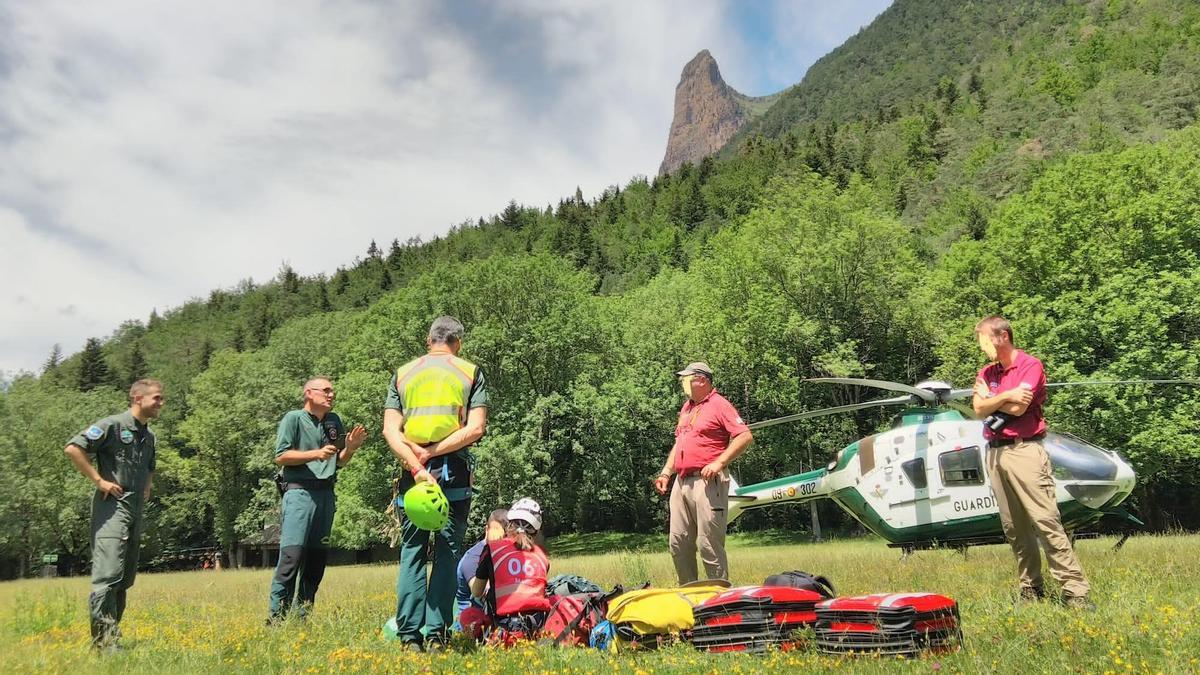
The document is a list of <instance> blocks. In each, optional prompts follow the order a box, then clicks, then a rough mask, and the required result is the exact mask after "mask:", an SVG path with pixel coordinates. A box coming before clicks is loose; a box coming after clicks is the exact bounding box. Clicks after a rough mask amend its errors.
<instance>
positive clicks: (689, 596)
mask: <svg viewBox="0 0 1200 675" xmlns="http://www.w3.org/2000/svg"><path fill="white" fill-rule="evenodd" d="M727 588H729V582H728V581H724V580H720V579H715V580H709V581H705V582H697V583H695V584H689V585H688V586H685V587H682V588H643V589H640V590H636V591H629V592H627V593H622V594H621V595H618V596H617V597H615V598H613V599H612V601H611V602H609V604H608V621H609V623H610V624H611V625H612V626H613V628H614V629H615V637H616V639H615V640H612V641H611V642H610V643H609V647H610V649H613V650H614V651H615V650H616V649H618V648H621V647H624V648H628V647H630V646H633V647H637V646H644V647H656V646H658V644H659V643H661V642H663V641H664V640H667V639H670V638H672V637H675V636H678V635H679V634H680V633H681V632H683V631H687V630H691V628H692V626H693V625H695V623H696V620H695V618H694V617H693V615H692V609H693V608H694V607H696V606H697V605H699V604H700V603H702V602H704V601H705V600H708V599H709V598H711V597H713V596H714V595H717V594H718V593H721V592H722V591H724V590H725V589H727Z"/></svg>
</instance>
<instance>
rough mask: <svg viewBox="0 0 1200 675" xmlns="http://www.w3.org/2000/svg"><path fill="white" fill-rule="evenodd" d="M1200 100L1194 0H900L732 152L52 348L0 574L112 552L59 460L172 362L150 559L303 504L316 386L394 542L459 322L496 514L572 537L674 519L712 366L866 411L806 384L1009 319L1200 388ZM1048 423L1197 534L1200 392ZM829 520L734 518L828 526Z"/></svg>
mask: <svg viewBox="0 0 1200 675" xmlns="http://www.w3.org/2000/svg"><path fill="white" fill-rule="evenodd" d="M948 7H949V9H948ZM1198 105H1200V6H1197V5H1196V4H1194V3H1191V2H1186V1H1182V0H1177V1H1167V0H1159V1H1153V0H1147V1H1145V2H1124V1H1121V0H1110V1H1109V2H1060V3H1054V2H1017V1H1005V2H978V1H964V2H958V3H953V4H952V5H951V3H946V2H942V1H940V0H898V2H896V3H895V4H894V5H893V6H892V7H891V8H890V9H888V10H887V11H886V12H884V13H883V14H882V15H881V16H880V17H879V18H878V19H877V20H876V21H875V22H874V23H873V24H872V25H871V26H869V27H867V28H865V29H863V30H862V31H861V32H860V33H859V34H858V35H856V36H854V37H853V38H851V39H850V40H849V41H847V42H846V44H845V45H843V46H842V47H840V48H838V49H837V50H835V51H834V52H832V53H831V54H830V55H829V56H827V57H825V58H824V59H822V60H821V61H820V62H818V63H817V64H816V65H815V66H814V67H813V68H812V70H811V72H810V73H809V74H808V75H807V76H806V78H805V80H804V81H803V82H802V83H800V84H799V85H797V86H796V87H793V88H792V89H790V90H789V91H788V92H785V93H784V94H783V95H782V96H781V97H780V98H779V100H778V101H777V102H776V103H775V104H774V106H773V107H772V108H771V109H770V110H768V111H767V113H765V114H764V116H763V117H762V118H760V119H759V120H757V121H756V122H755V123H754V124H753V125H751V126H750V127H749V128H748V129H747V130H746V132H745V133H744V134H741V135H739V136H738V137H737V138H735V141H734V142H733V143H731V145H730V147H729V148H727V149H726V151H725V152H723V153H722V155H721V156H720V157H717V158H710V159H706V160H704V161H703V162H701V163H700V164H698V165H695V166H692V165H685V166H683V167H682V168H680V169H679V170H678V171H676V172H675V173H674V174H671V175H666V176H661V177H657V178H653V179H647V178H645V177H635V178H634V179H632V180H631V181H629V182H628V183H627V184H626V185H624V186H613V187H611V188H609V189H608V190H606V191H605V192H604V193H603V194H600V195H597V196H592V197H591V198H588V197H585V196H584V195H583V194H581V193H579V192H578V191H577V192H576V194H575V195H574V196H571V197H569V198H566V199H563V200H561V201H560V202H559V203H558V204H557V205H551V206H546V207H540V206H528V205H519V204H516V203H510V204H508V205H507V206H506V207H504V208H503V209H502V210H501V211H500V212H499V213H498V214H497V215H494V216H491V217H488V218H480V219H479V220H478V221H475V222H467V223H462V224H460V225H458V226H456V227H454V228H452V229H451V231H450V232H448V233H447V234H445V235H443V236H438V237H435V238H433V239H431V240H429V241H421V240H410V241H406V242H400V241H392V242H391V243H390V244H388V243H385V244H384V245H383V246H379V245H377V243H376V242H370V245H369V247H367V249H366V252H365V254H364V256H363V257H362V258H361V259H357V260H355V261H353V263H352V264H348V265H346V266H344V267H341V268H338V269H336V270H334V271H332V274H331V275H329V276H328V277H325V276H318V277H311V278H306V277H300V276H298V275H297V274H296V273H295V272H294V271H292V270H291V269H290V268H289V267H288V266H287V265H286V264H285V265H283V267H282V268H281V269H280V271H279V274H278V276H277V277H276V278H275V279H274V280H272V281H271V282H269V283H265V284H254V283H251V282H249V281H246V282H243V283H241V284H239V285H237V286H236V287H233V288H230V289H221V290H214V291H212V292H211V293H210V295H209V296H208V297H207V298H202V299H196V300H193V301H191V302H188V303H185V304H184V305H182V306H180V307H178V308H175V309H172V310H170V311H168V312H165V313H164V314H162V315H157V314H155V315H151V316H150V317H148V318H147V319H146V320H145V321H142V320H130V321H128V322H126V323H125V324H123V325H122V326H121V328H120V329H119V330H117V331H116V332H115V333H114V334H113V335H111V336H107V337H106V338H105V339H103V340H100V339H95V340H91V341H89V342H88V345H87V346H86V347H85V349H84V350H83V351H82V352H80V353H78V354H74V355H71V356H69V357H64V356H63V355H62V354H60V353H59V352H58V350H54V351H53V352H52V353H50V354H49V357H48V359H47V362H46V364H45V367H44V368H43V370H42V372H40V373H38V374H36V375H26V376H21V377H18V378H16V379H15V380H14V381H13V382H12V383H11V386H10V387H9V388H8V390H7V391H5V392H4V393H3V394H0V463H3V465H4V466H5V467H6V470H5V471H4V472H0V485H2V490H3V494H4V495H5V496H6V498H5V499H4V500H2V501H0V561H2V564H0V567H2V568H3V569H4V570H5V571H6V573H7V574H22V573H28V572H29V571H30V569H31V566H32V565H34V564H35V563H36V561H38V560H40V557H41V555H42V554H43V553H46V552H55V551H57V552H61V553H69V554H73V555H76V556H81V557H83V558H86V556H87V554H88V528H87V518H88V512H87V508H88V498H87V497H88V494H89V493H90V489H91V488H90V486H89V485H88V484H87V483H86V481H84V480H83V479H80V478H78V477H77V476H75V474H74V471H73V469H72V468H71V466H70V464H69V462H68V461H67V460H66V458H65V457H64V456H63V454H62V447H63V445H64V443H65V442H66V440H67V439H68V438H69V437H70V436H71V435H72V434H74V433H75V432H77V431H78V430H80V429H81V428H83V427H85V426H86V425H87V424H89V423H91V422H92V421H93V420H94V419H96V418H98V417H101V416H103V415H106V414H110V413H111V412H114V411H116V410H118V409H120V408H121V407H123V406H124V396H123V394H122V393H121V391H122V390H123V389H124V388H126V387H127V386H128V384H129V383H130V382H131V381H132V380H134V379H136V378H138V377H141V376H146V375H149V376H153V377H158V378H160V379H161V380H163V381H164V383H165V385H166V389H167V392H166V393H167V397H168V406H167V408H166V409H164V413H163V416H162V418H161V420H160V421H159V422H158V423H157V425H156V432H157V434H158V439H159V460H158V473H157V475H156V496H155V498H154V500H153V502H152V504H151V507H150V510H149V515H148V530H147V536H146V537H144V540H143V551H142V555H143V558H144V559H145V560H151V561H152V560H154V559H156V558H159V557H161V556H164V555H168V554H170V553H171V552H172V551H178V550H182V549H187V548H191V547H199V546H214V545H219V546H221V547H223V548H225V549H226V550H231V549H232V548H233V547H234V546H235V545H236V543H237V542H238V541H240V540H242V539H244V538H246V537H248V536H251V535H253V534H255V533H259V532H261V531H262V529H263V527H264V525H266V524H268V523H271V522H274V521H275V520H276V519H277V511H278V506H277V497H276V495H275V492H274V487H273V485H272V484H271V483H270V481H269V476H270V475H271V474H272V473H273V467H272V464H271V457H272V455H271V446H272V439H273V437H274V430H275V424H276V422H277V421H278V419H279V418H280V417H281V416H282V414H283V413H284V412H285V411H286V410H288V409H290V408H292V407H295V406H296V405H297V404H298V399H299V388H300V384H301V382H302V381H303V380H304V379H305V378H306V377H308V376H310V375H312V374H314V373H323V374H327V375H330V376H331V377H333V378H334V380H335V383H336V385H337V387H338V390H339V398H338V405H337V410H338V412H339V413H340V414H341V416H342V418H343V419H345V420H347V421H348V422H351V423H358V422H361V423H363V424H366V425H367V426H368V428H369V429H371V430H372V435H371V437H370V439H369V440H368V442H367V444H366V445H365V446H364V448H363V450H362V451H360V452H359V454H358V455H357V457H356V459H355V460H354V462H353V463H352V464H351V465H350V466H349V467H348V468H347V469H346V470H345V471H344V472H343V474H342V478H341V480H340V481H339V486H338V497H339V500H338V502H339V503H338V513H337V519H336V521H335V525H334V540H335V541H334V544H335V545H336V546H340V547H345V548H353V549H361V548H365V547H368V546H371V545H373V544H376V543H379V542H381V541H384V540H385V539H384V535H383V533H382V532H383V528H384V526H385V518H384V515H383V510H384V508H385V506H386V505H387V502H388V500H389V498H390V496H391V492H390V480H391V477H392V476H393V475H394V472H395V469H396V467H395V462H394V461H393V459H392V458H391V455H390V453H389V452H388V450H387V449H386V446H385V444H384V442H383V440H382V437H381V436H380V434H379V426H380V420H381V418H382V404H383V400H384V396H385V393H386V387H387V381H388V378H389V373H390V371H391V370H392V369H393V368H395V367H396V366H398V365H400V364H401V363H403V362H404V361H406V360H408V359H410V358H412V357H413V356H415V355H417V354H419V353H421V351H422V350H423V336H424V334H425V331H426V329H427V328H428V324H429V322H430V320H431V319H432V318H434V317H435V316H437V315H440V314H444V313H449V314H454V315H456V316H458V317H459V318H461V319H462V320H463V321H464V323H465V324H466V326H467V330H468V332H467V335H466V339H465V341H464V351H463V355H464V356H465V357H467V358H469V359H471V360H473V361H475V362H477V363H479V364H480V365H481V366H482V367H483V368H484V369H485V372H486V373H487V378H488V382H489V386H490V389H491V401H492V402H491V407H490V426H489V430H488V433H487V435H486V437H485V438H484V440H483V441H482V442H481V443H480V444H479V445H477V446H476V448H475V454H476V456H477V459H478V476H477V484H476V486H477V488H478V489H479V491H480V494H479V495H478V497H477V499H476V501H475V508H476V509H477V510H478V511H479V512H481V513H483V512H486V511H488V510H490V509H492V508H494V507H495V506H497V505H499V504H503V503H505V502H507V501H508V500H510V499H512V498H513V497H514V496H516V495H532V496H534V497H536V498H538V499H539V500H540V501H542V503H543V505H544V507H545V508H546V510H547V513H548V514H549V515H548V519H547V522H548V525H549V528H550V529H551V530H552V531H555V532H565V531H591V530H607V529H621V530H639V531H651V530H656V529H660V528H661V527H662V524H663V523H664V522H665V503H664V502H663V501H662V500H660V499H659V498H657V496H655V495H654V494H653V491H652V489H651V487H650V479H651V478H652V477H653V475H654V474H655V472H656V470H657V468H658V467H659V466H660V465H661V462H662V459H663V457H664V453H665V452H666V451H667V449H668V448H669V446H670V442H671V429H672V426H673V423H674V416H675V412H676V410H677V409H678V406H679V404H680V403H681V401H682V399H681V395H680V393H679V392H678V389H677V385H676V383H675V381H674V378H673V375H672V373H673V371H674V370H676V369H678V368H679V367H680V365H681V364H683V363H685V362H687V361H691V360H696V359H703V360H706V361H708V362H709V363H710V364H712V365H713V366H714V368H715V370H716V372H717V386H718V389H720V390H722V391H723V392H724V393H725V394H726V395H727V396H728V397H729V398H730V400H732V401H733V402H734V403H735V405H737V406H738V407H739V408H740V410H741V412H742V415H743V417H745V418H747V419H750V420H759V419H765V418H769V417H773V416H777V415H782V414H787V413H791V412H796V411H799V410H803V409H811V408H817V407H822V406H826V405H835V404H839V403H846V402H850V401H852V400H857V399H856V397H859V396H864V395H865V396H869V395H871V394H870V393H869V392H857V391H852V390H849V389H839V388H827V387H819V386H816V385H811V384H803V383H802V380H803V379H804V378H807V377H812V376H818V375H858V376H870V377H875V378H880V379H891V380H896V381H901V382H913V381H916V380H918V379H922V378H925V377H928V376H930V375H936V376H938V377H942V378H945V379H949V380H951V381H953V382H955V383H956V384H959V385H963V384H969V383H970V382H971V379H972V378H973V375H974V372H975V370H976V369H977V368H978V367H979V366H980V365H981V356H980V354H979V353H978V349H977V347H975V345H974V341H973V339H972V335H971V329H972V326H973V324H974V321H975V320H976V319H977V318H978V317H980V316H981V315H984V314H987V313H992V312H1002V313H1004V314H1006V315H1007V316H1009V317H1010V318H1011V319H1012V320H1013V323H1014V326H1015V329H1016V333H1017V341H1018V344H1019V345H1022V346H1024V347H1027V348H1028V349H1029V350H1030V351H1031V352H1033V353H1035V354H1037V355H1039V356H1041V357H1042V359H1043V360H1044V361H1045V363H1046V366H1047V370H1048V374H1049V376H1050V377H1051V379H1053V380H1065V379H1077V378H1133V377H1196V376H1198V375H1200V363H1198V357H1197V346H1198V340H1200V309H1197V307H1196V305H1195V302H1194V299H1195V298H1196V297H1198V295H1200V294H1198V291H1200V260H1198V257H1200V169H1198V168H1197V162H1196V158H1197V157H1198V156H1200V125H1197V124H1196V115H1197V106H1198ZM397 217H398V218H400V217H403V216H402V214H397ZM1048 411H1049V415H1050V418H1051V423H1052V424H1053V425H1054V426H1055V427H1056V428H1058V429H1062V430H1067V431H1072V432H1074V433H1077V434H1079V435H1080V436H1083V437H1085V438H1087V439H1089V440H1092V441H1093V442H1096V443H1097V444H1100V445H1102V446H1104V447H1108V448H1114V449H1119V450H1120V451H1121V452H1122V453H1123V454H1125V455H1126V456H1127V457H1128V458H1129V459H1130V460H1132V461H1133V463H1134V465H1135V466H1136V467H1137V469H1138V472H1139V487H1138V490H1137V491H1136V492H1135V494H1134V497H1133V499H1132V506H1134V508H1135V509H1136V510H1138V511H1139V513H1140V515H1141V516H1142V517H1143V518H1144V519H1146V520H1147V522H1148V523H1149V524H1150V526H1151V527H1153V528H1156V529H1163V528H1171V527H1187V528H1195V527H1200V516H1198V515H1197V514H1198V513H1200V499H1198V498H1197V497H1196V496H1195V493H1194V486H1195V485H1197V484H1198V483H1200V462H1197V459H1200V392H1196V391H1191V390H1187V389H1183V388H1171V389H1163V390H1152V389H1148V388H1141V387H1138V388H1126V389H1120V390H1115V389H1114V390H1100V389H1095V390H1092V389H1089V390H1087V391H1078V390H1076V391H1072V392H1070V393H1069V394H1067V393H1058V394H1056V395H1054V396H1053V397H1052V398H1051V401H1050V404H1049V408H1048ZM885 423H886V418H885V417H883V414H882V413H871V412H864V413H861V414H857V415H847V416H844V417H830V418H821V419H817V420H812V421H808V422H805V423H803V424H797V425H791V426H780V427H773V428H771V429H768V430H763V431H762V432H760V433H759V434H758V435H757V438H758V440H757V442H756V444H755V445H754V446H753V448H752V449H751V450H750V451H749V452H748V453H747V455H746V456H745V457H744V458H743V459H741V460H739V462H738V463H737V465H736V467H735V474H736V475H737V477H738V478H739V480H740V481H741V482H742V483H747V482H752V481H757V480H760V479H764V478H768V477H773V476H777V475H783V474H790V473H794V472H798V471H801V470H805V469H809V468H812V467H814V466H819V465H822V464H824V463H825V462H826V460H827V459H828V457H829V456H830V455H831V454H832V453H833V452H835V451H836V450H838V449H840V448H841V447H842V446H843V445H845V444H846V443H848V442H849V441H851V440H854V439H857V438H858V437H859V436H860V435H863V434H865V433H870V432H871V431H873V430H875V429H878V428H879V427H880V426H881V425H883V424H885ZM807 508H808V507H784V508H780V509H777V510H767V511H760V512H756V513H752V514H749V515H748V516H746V517H745V518H744V519H743V520H742V521H740V522H739V524H738V527H742V528H758V527H767V526H771V527H788V528H793V529H806V528H808V527H809V513H808V511H807ZM819 508H820V511H819V514H820V516H821V519H822V521H823V522H824V524H825V525H826V526H827V527H829V526H832V527H835V528H841V529H845V530H851V529H853V527H854V525H853V523H852V521H849V520H848V519H847V518H846V517H844V516H843V515H842V514H840V512H838V511H836V510H835V509H832V508H827V507H819Z"/></svg>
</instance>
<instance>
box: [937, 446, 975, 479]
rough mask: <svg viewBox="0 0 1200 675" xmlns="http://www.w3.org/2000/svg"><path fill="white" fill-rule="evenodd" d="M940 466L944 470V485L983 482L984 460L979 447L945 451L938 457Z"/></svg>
mask: <svg viewBox="0 0 1200 675" xmlns="http://www.w3.org/2000/svg"><path fill="white" fill-rule="evenodd" d="M938 467H939V468H940V469H941V472H942V485H946V486H951V485H982V484H983V460H982V456H981V455H980V453H979V448H978V447H975V446H972V447H969V448H963V449H961V450H951V451H950V452H943V453H942V454H941V455H940V456H939V457H938Z"/></svg>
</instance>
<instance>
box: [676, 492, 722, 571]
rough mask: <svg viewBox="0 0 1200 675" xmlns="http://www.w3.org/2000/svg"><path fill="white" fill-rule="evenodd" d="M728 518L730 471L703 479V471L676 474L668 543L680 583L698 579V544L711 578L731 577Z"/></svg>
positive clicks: (705, 569) (705, 568) (701, 557)
mask: <svg viewBox="0 0 1200 675" xmlns="http://www.w3.org/2000/svg"><path fill="white" fill-rule="evenodd" d="M728 518H729V475H728V474H726V473H725V472H721V475H720V476H719V477H716V478H713V479H712V480H704V479H703V478H701V477H700V474H698V473H697V474H692V475H690V476H688V477H686V478H682V477H676V478H675V487H673V488H672V489H671V536H670V539H669V540H668V545H669V548H670V550H671V558H672V560H674V561H675V574H676V575H677V576H678V577H679V583H680V585H682V584H686V583H689V582H692V581H696V580H697V579H698V578H699V577H698V576H697V572H696V545H697V543H699V548H700V559H701V560H703V561H704V572H705V574H707V575H708V576H707V578H708V579H728V578H729V560H728V559H727V558H726V557H725V525H726V523H727V521H728Z"/></svg>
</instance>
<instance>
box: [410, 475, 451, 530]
mask: <svg viewBox="0 0 1200 675" xmlns="http://www.w3.org/2000/svg"><path fill="white" fill-rule="evenodd" d="M404 514H405V515H406V516H408V519H409V520H411V521H412V524H413V525H416V526H417V527H419V528H421V529H422V530H429V531H431V532H436V531H437V530H440V529H442V528H443V527H445V526H446V521H448V520H450V502H448V501H446V493H445V492H442V488H441V487H439V486H438V485H437V484H436V483H430V482H429V481H424V480H422V481H417V484H416V485H414V486H412V487H411V488H409V489H408V492H405V493H404Z"/></svg>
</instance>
